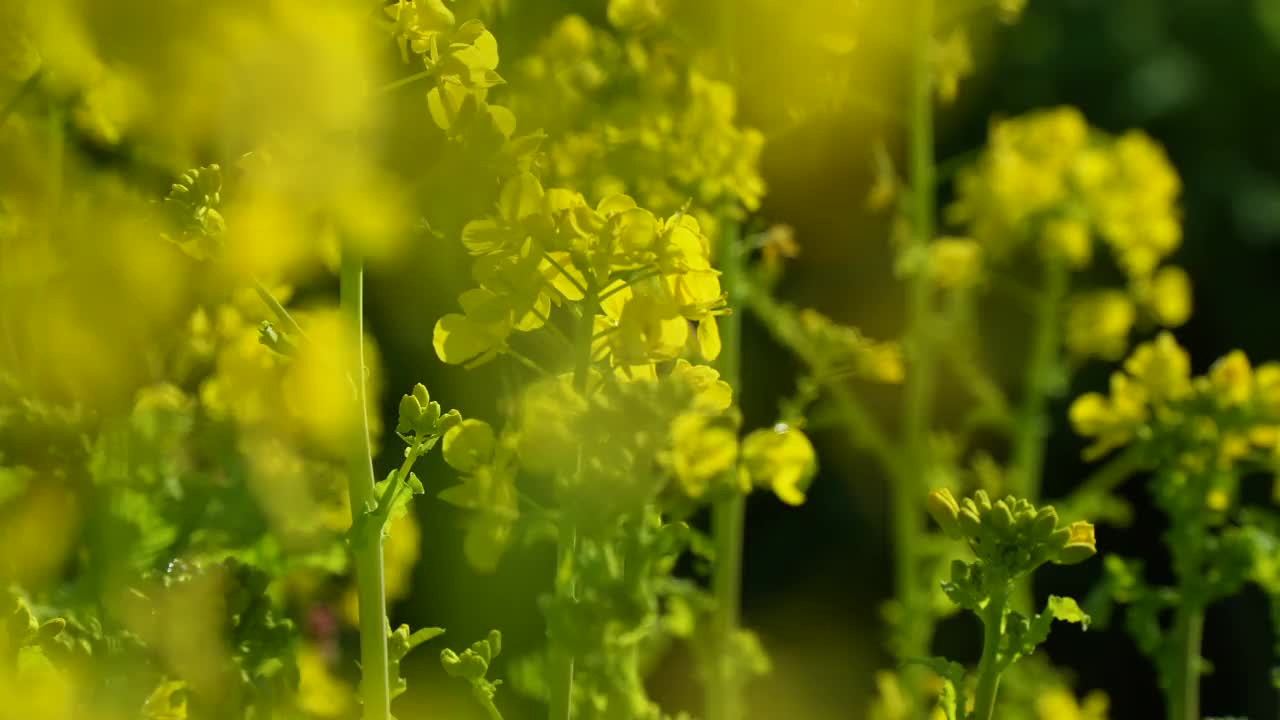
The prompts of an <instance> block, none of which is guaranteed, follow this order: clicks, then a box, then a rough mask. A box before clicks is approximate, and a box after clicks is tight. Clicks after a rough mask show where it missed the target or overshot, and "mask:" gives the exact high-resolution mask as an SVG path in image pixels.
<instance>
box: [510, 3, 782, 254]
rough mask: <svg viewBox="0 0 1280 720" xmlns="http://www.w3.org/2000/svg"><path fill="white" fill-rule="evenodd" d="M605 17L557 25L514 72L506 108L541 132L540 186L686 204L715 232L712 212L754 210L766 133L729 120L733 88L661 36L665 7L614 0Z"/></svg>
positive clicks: (664, 209) (663, 208) (667, 205)
mask: <svg viewBox="0 0 1280 720" xmlns="http://www.w3.org/2000/svg"><path fill="white" fill-rule="evenodd" d="M608 17H609V20H610V22H611V24H612V25H613V26H614V28H613V30H612V31H611V30H610V29H606V28H596V27H593V26H592V25H591V24H590V23H588V22H587V21H586V20H584V19H583V18H582V17H580V16H577V15H570V16H567V17H565V18H563V19H562V20H560V21H559V22H558V23H557V24H556V25H555V27H554V28H552V30H551V32H550V33H549V34H548V35H547V37H546V38H545V39H544V40H543V41H542V43H541V45H540V46H539V51H538V52H537V53H535V54H534V55H532V56H530V57H528V58H526V59H525V60H524V61H523V62H522V63H521V64H520V66H519V67H518V68H517V69H516V72H517V73H518V74H519V82H518V86H519V90H518V91H517V92H516V94H515V95H514V96H513V97H512V105H513V107H514V108H516V110H517V111H518V112H519V114H520V115H521V117H525V118H528V119H529V120H531V121H532V122H535V123H536V124H538V125H539V126H541V127H543V128H545V129H546V130H547V131H548V132H549V133H550V135H551V137H550V138H549V139H548V143H547V147H546V159H545V162H544V166H545V169H546V171H547V173H548V175H547V177H548V179H549V180H550V181H553V182H556V183H562V184H564V185H567V186H569V187H575V188H581V189H582V191H583V192H584V193H585V194H586V195H587V196H588V197H590V198H592V199H593V201H599V200H603V199H604V198H607V197H609V196H611V195H615V194H628V195H631V196H633V197H635V198H636V200H637V202H638V203H640V204H641V205H642V206H644V207H647V208H651V209H652V210H653V211H654V212H656V213H659V214H664V215H665V214H670V213H674V212H676V211H678V210H680V209H681V208H683V207H684V205H685V204H686V203H687V202H688V201H689V200H693V202H694V203H695V206H696V207H695V208H694V212H695V213H696V214H697V216H698V220H699V221H700V222H701V223H702V224H703V225H704V226H706V227H707V228H708V229H709V230H711V231H712V233H713V234H714V232H715V230H716V227H717V225H716V213H721V212H723V211H725V210H724V209H725V208H729V209H730V210H729V211H730V212H733V213H737V212H738V210H735V208H740V209H741V210H745V211H753V210H755V209H757V208H758V207H759V205H760V198H761V196H762V195H763V193H764V181H763V179H762V178H761V177H760V174H759V170H758V165H759V159H760V152H761V150H762V149H763V145H764V136H763V135H762V134H761V133H760V132H759V131H757V130H753V129H750V128H743V127H740V126H739V125H738V124H737V122H736V117H735V116H736V114H737V99H736V97H735V93H734V90H733V88H732V86H730V85H729V84H727V83H725V82H723V81H721V80H716V79H713V78H712V77H710V76H709V75H708V73H707V71H706V70H704V69H703V68H701V67H700V65H703V64H706V63H700V62H699V61H698V59H697V55H699V54H700V53H703V52H704V51H702V50H701V49H700V48H699V47H697V46H694V45H692V44H690V43H688V42H687V41H685V40H682V39H677V38H678V35H677V34H676V33H671V32H664V31H663V25H664V24H668V23H670V20H669V18H668V11H667V8H666V7H665V4H664V3H655V2H632V1H630V0H625V1H624V0H614V1H613V2H611V3H610V4H609V13H608Z"/></svg>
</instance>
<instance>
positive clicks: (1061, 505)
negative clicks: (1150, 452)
mask: <svg viewBox="0 0 1280 720" xmlns="http://www.w3.org/2000/svg"><path fill="white" fill-rule="evenodd" d="M1145 454H1146V449H1145V448H1144V447H1143V446H1142V445H1141V444H1136V445H1130V446H1129V447H1128V448H1125V450H1123V451H1122V452H1120V453H1119V454H1117V455H1114V456H1113V457H1112V458H1111V459H1110V460H1107V461H1106V462H1105V463H1103V465H1102V466H1101V467H1099V468H1098V469H1097V470H1094V471H1093V474H1092V475H1090V476H1089V477H1088V478H1086V479H1085V480H1084V482H1082V483H1080V486H1079V487H1077V488H1076V489H1075V490H1074V491H1072V493H1071V494H1070V495H1068V496H1067V497H1066V498H1064V499H1062V500H1059V501H1057V502H1054V503H1053V505H1054V507H1056V508H1058V513H1059V517H1061V518H1062V519H1063V520H1078V519H1083V518H1084V517H1085V515H1089V514H1090V513H1089V512H1088V509H1089V508H1090V506H1091V505H1092V504H1094V503H1096V502H1097V501H1098V500H1099V499H1100V498H1102V497H1105V496H1106V495H1107V494H1108V493H1110V492H1111V491H1112V490H1114V489H1116V488H1117V487H1119V486H1120V485H1121V484H1123V483H1124V481H1125V480H1128V479H1129V478H1130V477H1132V476H1133V474H1134V473H1136V472H1139V471H1141V470H1142V469H1143V466H1144V464H1145V463H1144V457H1143V456H1144V455H1145Z"/></svg>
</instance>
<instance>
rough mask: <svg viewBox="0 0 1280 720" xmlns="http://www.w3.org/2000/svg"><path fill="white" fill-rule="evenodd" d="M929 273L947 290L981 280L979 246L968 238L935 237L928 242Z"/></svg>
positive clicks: (961, 287)
mask: <svg viewBox="0 0 1280 720" xmlns="http://www.w3.org/2000/svg"><path fill="white" fill-rule="evenodd" d="M929 276H930V277H931V278H932V279H933V281H934V282H935V283H937V285H938V286H939V287H943V288H947V289H949V290H966V289H968V288H971V287H973V286H975V285H977V284H978V283H979V282H981V280H982V246H981V245H979V244H978V243H977V242H975V241H973V240H972V239H970V238H962V237H942V238H938V239H937V240H934V241H933V242H932V243H930V244H929Z"/></svg>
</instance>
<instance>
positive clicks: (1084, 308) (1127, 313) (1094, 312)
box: [1066, 290, 1137, 360]
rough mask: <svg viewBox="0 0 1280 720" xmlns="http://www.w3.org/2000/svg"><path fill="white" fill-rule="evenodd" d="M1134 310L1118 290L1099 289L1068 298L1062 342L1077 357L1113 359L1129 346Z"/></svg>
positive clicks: (1135, 311)
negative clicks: (1064, 332)
mask: <svg viewBox="0 0 1280 720" xmlns="http://www.w3.org/2000/svg"><path fill="white" fill-rule="evenodd" d="M1136 318H1137V310H1136V309H1135V308H1134V306H1133V302H1132V301H1131V300H1129V296H1128V295H1126V294H1125V293H1123V292H1120V291H1119V290H1099V291H1096V292H1092V293H1086V294H1083V295H1080V296H1078V297H1076V298H1074V299H1072V301H1071V303H1070V305H1069V308H1068V313H1067V331H1066V345H1067V349H1069V350H1070V351H1071V352H1072V354H1074V355H1076V356H1079V357H1089V356H1098V357H1101V358H1104V359H1107V360H1116V359H1119V358H1120V357H1121V356H1122V355H1124V352H1125V350H1127V349H1128V347H1129V333H1130V331H1131V330H1133V323H1134V321H1135V320H1136Z"/></svg>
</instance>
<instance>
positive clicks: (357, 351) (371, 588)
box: [339, 247, 391, 720]
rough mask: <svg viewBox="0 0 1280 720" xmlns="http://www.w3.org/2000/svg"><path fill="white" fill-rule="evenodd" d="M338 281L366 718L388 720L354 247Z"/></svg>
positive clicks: (360, 267)
mask: <svg viewBox="0 0 1280 720" xmlns="http://www.w3.org/2000/svg"><path fill="white" fill-rule="evenodd" d="M339 283H340V289H339V305H340V312H341V315H342V317H343V318H344V319H345V321H346V323H347V331H348V333H349V335H350V338H349V342H350V343H351V347H350V348H348V350H347V353H346V354H347V355H348V362H349V366H348V367H349V373H350V378H351V382H352V384H353V385H354V386H355V396H356V403H355V409H354V412H355V413H357V415H358V421H357V422H356V429H355V431H354V432H353V436H352V438H351V440H350V443H351V446H350V448H349V450H348V465H347V482H348V492H349V493H350V499H351V522H352V527H353V528H358V529H359V531H360V532H359V536H358V537H355V538H353V539H352V543H353V548H352V555H353V559H354V561H355V566H356V596H357V598H358V599H359V603H360V613H359V615H360V618H359V619H360V669H361V680H360V697H361V701H362V702H363V703H364V720H389V718H390V717H391V692H390V678H389V671H390V664H389V662H388V659H387V612H386V609H387V600H386V588H385V585H384V583H383V577H382V570H383V566H382V528H381V527H380V526H379V525H378V524H377V523H371V522H361V519H362V518H363V517H364V514H365V513H366V512H368V511H369V510H370V509H371V505H372V504H373V502H374V501H375V498H374V497H373V486H374V475H373V456H372V450H371V448H370V446H369V425H368V416H367V413H368V411H367V408H368V403H367V399H366V397H365V392H366V390H365V368H364V261H363V258H361V257H360V255H359V253H357V252H355V251H354V250H353V249H352V248H350V247H344V248H343V250H342V268H341V271H340V273H339Z"/></svg>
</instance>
